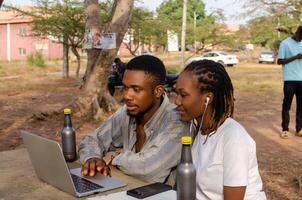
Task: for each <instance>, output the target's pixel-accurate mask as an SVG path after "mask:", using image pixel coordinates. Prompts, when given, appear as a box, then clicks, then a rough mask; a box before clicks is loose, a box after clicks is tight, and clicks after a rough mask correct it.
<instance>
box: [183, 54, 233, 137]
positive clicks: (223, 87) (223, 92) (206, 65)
mask: <svg viewBox="0 0 302 200" xmlns="http://www.w3.org/2000/svg"><path fill="white" fill-rule="evenodd" d="M184 72H190V73H193V74H194V76H195V77H196V78H197V79H196V80H197V83H198V88H199V90H200V92H201V93H204V92H212V93H213V94H214V98H213V113H212V115H211V117H210V127H209V128H210V132H213V131H215V132H216V130H217V129H218V127H219V126H220V125H221V124H222V123H223V122H224V121H225V120H226V118H228V117H231V116H232V115H233V111H234V94H233V85H232V81H231V79H230V77H229V75H228V73H227V72H226V70H225V68H224V66H223V65H222V64H220V63H217V62H214V61H211V60H201V61H195V62H191V63H190V64H189V65H188V66H186V68H185V69H184Z"/></svg>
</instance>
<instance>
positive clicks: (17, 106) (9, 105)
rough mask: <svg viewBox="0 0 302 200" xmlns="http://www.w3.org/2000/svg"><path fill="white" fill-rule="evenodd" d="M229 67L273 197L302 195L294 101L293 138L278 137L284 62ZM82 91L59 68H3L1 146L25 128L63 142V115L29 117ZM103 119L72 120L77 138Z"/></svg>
mask: <svg viewBox="0 0 302 200" xmlns="http://www.w3.org/2000/svg"><path fill="white" fill-rule="evenodd" d="M228 71H229V73H230V76H231V78H232V80H233V84H234V87H235V97H236V102H235V115H234V118H235V119H236V120H238V121H239V122H240V123H241V124H243V125H244V126H245V128H246V129H247V130H248V132H249V133H250V135H251V136H252V137H253V138H254V139H255V141H256V144H257V155H258V163H259V169H260V173H261V176H262V179H263V182H264V190H265V192H266V195H267V197H268V199H272V200H302V153H301V151H302V138H299V137H296V136H294V134H293V133H294V127H295V124H294V121H295V114H294V110H295V103H294V104H293V106H292V112H291V124H290V132H291V133H292V134H291V136H290V138H289V139H281V138H280V137H279V132H280V131H281V129H280V124H281V117H280V116H281V103H282V81H280V80H281V76H280V69H279V67H278V66H276V65H258V64H250V63H246V64H243V65H238V66H236V67H233V68H231V69H228ZM268 77H270V78H268ZM252 86H253V87H252ZM255 87H256V89H255ZM78 92H79V90H78V85H77V81H76V80H75V79H73V78H70V79H62V78H61V76H60V69H59V68H54V69H47V70H45V69H44V70H43V69H34V68H31V70H30V72H28V69H25V68H24V67H21V69H19V68H17V67H15V68H12V69H11V68H6V67H5V68H2V69H1V67H0V151H5V150H12V149H16V148H21V147H23V144H22V140H21V138H20V130H28V131H31V132H34V133H37V134H39V135H42V136H44V137H47V138H52V139H55V140H57V141H60V131H61V128H62V126H63V114H60V115H54V116H51V117H49V116H36V117H35V118H38V119H39V120H33V118H32V119H29V118H31V117H32V116H34V115H35V113H38V112H40V111H51V110H57V109H58V108H62V107H63V106H64V105H65V104H66V103H68V102H70V101H71V100H73V99H74V98H75V97H76V95H77V93H78ZM99 123H100V122H95V121H94V122H91V121H83V120H81V119H73V124H74V127H75V128H76V133H77V141H80V139H81V138H82V137H83V136H84V135H86V134H88V133H90V132H92V131H93V130H94V129H95V128H96V127H97V126H98V124H99Z"/></svg>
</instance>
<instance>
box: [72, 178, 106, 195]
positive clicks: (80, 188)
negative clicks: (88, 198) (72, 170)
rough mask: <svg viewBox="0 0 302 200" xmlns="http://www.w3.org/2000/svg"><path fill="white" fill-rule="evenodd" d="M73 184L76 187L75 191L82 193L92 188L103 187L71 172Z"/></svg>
mask: <svg viewBox="0 0 302 200" xmlns="http://www.w3.org/2000/svg"><path fill="white" fill-rule="evenodd" d="M71 177H72V180H73V183H74V186H75V188H76V191H77V192H78V193H84V192H88V191H92V190H96V189H100V188H103V187H102V186H100V185H97V184H95V183H93V182H91V181H88V180H86V179H84V178H81V177H79V176H76V175H74V174H71Z"/></svg>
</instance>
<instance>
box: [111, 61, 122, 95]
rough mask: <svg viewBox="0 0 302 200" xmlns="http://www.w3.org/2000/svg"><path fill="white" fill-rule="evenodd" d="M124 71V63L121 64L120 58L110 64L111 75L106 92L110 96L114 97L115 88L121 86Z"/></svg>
mask: <svg viewBox="0 0 302 200" xmlns="http://www.w3.org/2000/svg"><path fill="white" fill-rule="evenodd" d="M125 70H126V63H124V62H122V61H121V59H120V58H115V59H114V61H113V64H112V73H111V75H110V76H109V79H108V90H109V93H110V94H111V96H113V95H114V92H115V86H121V85H122V81H123V76H124V72H125Z"/></svg>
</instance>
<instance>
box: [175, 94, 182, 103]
mask: <svg viewBox="0 0 302 200" xmlns="http://www.w3.org/2000/svg"><path fill="white" fill-rule="evenodd" d="M174 103H175V105H177V106H180V105H181V101H180V97H179V95H178V94H177V95H176V96H175V100H174Z"/></svg>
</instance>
